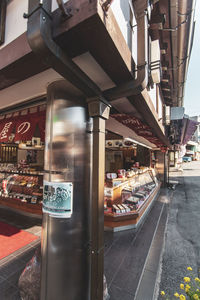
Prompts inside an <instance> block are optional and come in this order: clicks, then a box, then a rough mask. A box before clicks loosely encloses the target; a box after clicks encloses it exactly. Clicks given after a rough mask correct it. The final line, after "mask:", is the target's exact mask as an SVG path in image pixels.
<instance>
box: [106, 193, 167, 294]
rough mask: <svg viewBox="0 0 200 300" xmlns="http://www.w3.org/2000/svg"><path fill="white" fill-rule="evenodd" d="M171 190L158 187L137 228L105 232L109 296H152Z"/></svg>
mask: <svg viewBox="0 0 200 300" xmlns="http://www.w3.org/2000/svg"><path fill="white" fill-rule="evenodd" d="M170 194H171V191H169V190H167V189H162V190H161V194H160V196H159V197H158V199H157V200H156V201H155V204H154V206H153V207H152V209H151V211H150V212H149V214H148V216H147V218H146V220H145V222H144V224H143V225H141V227H140V229H139V230H138V231H137V232H134V231H133V230H127V231H123V232H116V233H109V232H106V233H105V261H104V267H105V275H106V279H107V284H108V291H109V295H110V300H122V299H123V300H152V299H153V293H154V287H155V283H156V277H157V271H158V267H159V257H160V254H161V250H162V245H163V237H164V231H165V225H166V220H167V207H168V197H169V196H170Z"/></svg>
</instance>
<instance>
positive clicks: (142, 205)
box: [104, 170, 161, 228]
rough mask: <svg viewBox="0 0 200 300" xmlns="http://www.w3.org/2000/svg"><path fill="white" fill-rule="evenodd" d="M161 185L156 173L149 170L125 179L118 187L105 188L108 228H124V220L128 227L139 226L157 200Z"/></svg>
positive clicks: (105, 210) (105, 213) (106, 222)
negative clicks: (144, 215)
mask: <svg viewBox="0 0 200 300" xmlns="http://www.w3.org/2000/svg"><path fill="white" fill-rule="evenodd" d="M160 185H161V184H160V182H159V181H158V180H157V177H156V175H155V173H154V171H153V170H147V171H145V172H143V173H140V174H137V175H134V176H133V177H131V178H126V179H124V182H121V183H120V184H119V185H117V186H113V187H108V186H105V193H104V197H105V198H104V200H105V204H104V215H105V224H106V226H110V227H113V228H114V227H117V226H119V227H120V226H123V225H124V224H123V220H124V221H125V223H126V226H127V225H130V224H135V225H137V224H138V223H139V222H140V219H141V218H142V216H143V214H144V213H145V211H147V210H148V209H149V207H150V205H151V203H152V202H153V200H154V199H155V198H156V196H157V194H158V192H159V190H160ZM128 220H129V221H128ZM117 222H118V224H117ZM119 223H120V224H119ZM129 223H130V224H129Z"/></svg>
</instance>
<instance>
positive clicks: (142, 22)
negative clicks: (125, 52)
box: [103, 10, 148, 101]
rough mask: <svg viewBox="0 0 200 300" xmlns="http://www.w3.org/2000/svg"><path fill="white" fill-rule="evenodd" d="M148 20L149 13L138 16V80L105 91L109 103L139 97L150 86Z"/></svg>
mask: <svg viewBox="0 0 200 300" xmlns="http://www.w3.org/2000/svg"><path fill="white" fill-rule="evenodd" d="M147 25H148V20H147V12H146V11H145V10H143V11H142V12H141V13H140V14H137V62H138V65H137V70H136V78H135V79H133V80H130V81H129V82H126V83H124V84H121V85H119V86H117V87H114V88H111V89H108V90H106V91H104V93H103V94H104V96H105V98H106V99H108V100H109V101H112V100H115V99H118V98H122V97H129V96H132V95H137V94H139V93H141V92H142V91H143V90H144V89H145V88H146V86H147V84H148V44H147V40H148V26H147Z"/></svg>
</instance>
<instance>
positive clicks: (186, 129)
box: [181, 118, 199, 145]
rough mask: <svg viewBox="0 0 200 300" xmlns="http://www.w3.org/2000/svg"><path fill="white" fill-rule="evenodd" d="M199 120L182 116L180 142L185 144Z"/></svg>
mask: <svg viewBox="0 0 200 300" xmlns="http://www.w3.org/2000/svg"><path fill="white" fill-rule="evenodd" d="M197 125H199V122H197V121H194V120H190V119H189V118H183V121H182V129H181V144H182V145H186V144H187V142H188V141H189V140H190V139H191V137H192V136H193V134H194V133H195V131H196V129H197Z"/></svg>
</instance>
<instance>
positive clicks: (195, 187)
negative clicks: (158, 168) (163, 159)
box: [154, 161, 200, 299]
mask: <svg viewBox="0 0 200 300" xmlns="http://www.w3.org/2000/svg"><path fill="white" fill-rule="evenodd" d="M170 177H171V178H170V179H171V180H174V181H176V180H177V181H178V184H177V186H176V189H175V191H174V192H173V193H172V195H171V202H170V203H169V214H168V222H167V227H166V232H165V244H164V248H163V256H162V259H161V264H160V270H159V276H158V283H157V286H158V288H157V295H155V296H154V297H155V299H163V298H161V297H160V296H159V295H158V290H159V293H160V291H162V290H164V291H165V292H166V293H167V294H168V295H169V296H171V297H172V296H173V294H174V293H175V292H178V293H180V292H181V290H180V288H179V285H180V283H181V282H183V277H185V276H189V275H191V273H190V271H187V267H188V266H191V267H192V268H193V273H194V276H197V275H198V276H199V275H200V274H199V272H200V162H199V161H198V162H191V163H184V164H183V172H181V171H179V172H171V174H170Z"/></svg>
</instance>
